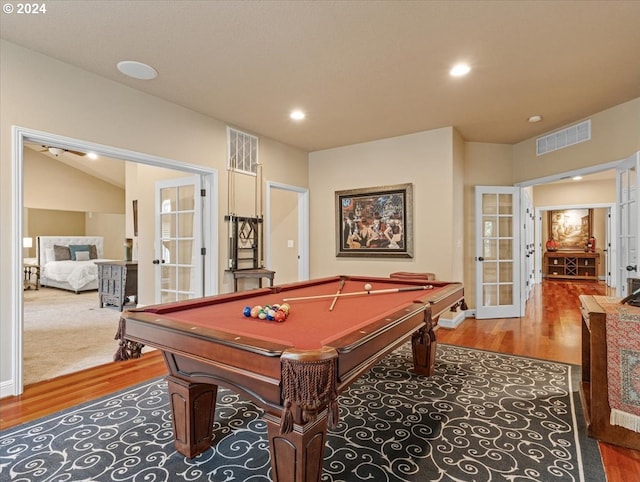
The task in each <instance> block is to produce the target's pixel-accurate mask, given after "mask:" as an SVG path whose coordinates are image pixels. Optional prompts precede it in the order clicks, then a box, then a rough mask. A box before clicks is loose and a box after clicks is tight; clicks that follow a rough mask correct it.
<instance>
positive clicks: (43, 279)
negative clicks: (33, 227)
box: [36, 236, 104, 293]
mask: <svg viewBox="0 0 640 482" xmlns="http://www.w3.org/2000/svg"><path fill="white" fill-rule="evenodd" d="M36 240H37V242H36V256H37V260H38V264H39V265H40V284H41V286H49V287H52V288H61V289H65V290H72V291H75V292H76V293H77V292H80V291H88V290H96V289H98V266H97V265H96V264H95V262H96V261H101V260H102V261H103V260H104V238H103V237H102V236H38V237H37V238H36ZM71 245H89V246H90V245H95V247H96V254H97V258H98V259H91V260H88V261H72V260H65V261H62V260H60V261H56V260H55V253H54V251H55V249H54V248H55V246H71Z"/></svg>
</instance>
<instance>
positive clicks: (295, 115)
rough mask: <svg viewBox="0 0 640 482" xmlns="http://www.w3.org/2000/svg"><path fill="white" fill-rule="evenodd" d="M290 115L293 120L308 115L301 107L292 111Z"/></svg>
mask: <svg viewBox="0 0 640 482" xmlns="http://www.w3.org/2000/svg"><path fill="white" fill-rule="evenodd" d="M289 117H291V118H292V119H293V120H297V121H299V120H302V119H304V118H305V117H306V115H305V113H304V112H302V111H301V110H300V109H296V110H292V111H291V114H289Z"/></svg>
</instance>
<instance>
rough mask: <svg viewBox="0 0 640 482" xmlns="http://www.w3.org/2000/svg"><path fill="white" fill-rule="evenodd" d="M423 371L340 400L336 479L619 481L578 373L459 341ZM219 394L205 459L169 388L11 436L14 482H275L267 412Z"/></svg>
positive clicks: (3, 446)
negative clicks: (591, 424) (607, 468)
mask: <svg viewBox="0 0 640 482" xmlns="http://www.w3.org/2000/svg"><path fill="white" fill-rule="evenodd" d="M411 367H412V363H411V351H410V345H404V346H403V347H401V348H399V349H398V350H396V351H394V352H393V353H391V354H390V355H388V356H387V357H386V358H384V359H383V360H381V361H380V362H379V363H378V364H377V365H376V366H374V367H373V368H372V369H371V370H370V371H369V372H368V373H366V374H365V375H364V376H362V378H360V379H359V380H358V381H357V382H356V383H354V384H353V385H352V386H351V388H350V389H349V390H347V391H346V392H344V393H342V394H341V395H340V397H339V399H338V402H339V405H340V423H339V426H338V427H337V429H336V430H334V431H330V432H329V435H328V441H327V446H326V449H325V460H324V468H323V475H322V480H323V481H361V480H366V481H374V482H386V481H389V482H401V481H421V482H424V481H463V482H471V481H477V482H480V481H515V482H517V481H551V480H553V481H597V480H605V475H604V472H603V468H602V462H601V459H600V454H599V452H598V448H597V444H596V442H595V441H594V440H591V439H588V438H586V435H585V431H584V428H583V427H582V413H581V410H580V408H581V407H580V401H579V396H578V393H577V390H578V384H577V380H578V379H579V376H580V374H579V369H578V368H576V367H574V366H571V365H566V364H562V363H556V362H550V361H545V360H536V359H531V358H522V357H516V356H510V355H505V354H500V353H494V352H487V351H479V350H472V349H467V348H460V347H454V346H447V345H440V346H439V347H438V357H437V364H436V373H435V375H434V376H432V377H429V378H426V377H421V376H417V375H415V374H413V373H412V372H411ZM576 376H577V377H578V378H576ZM218 398H219V400H218V404H217V407H216V420H215V424H214V436H215V440H214V444H215V445H214V447H213V448H212V449H209V450H207V451H206V452H204V453H203V454H201V455H199V456H198V457H196V458H194V459H191V460H189V459H187V458H185V457H184V456H182V455H181V454H179V453H178V452H176V450H175V449H174V446H173V431H172V427H171V411H170V408H169V404H168V397H167V393H166V383H165V382H164V381H163V380H161V379H159V380H154V381H152V382H150V383H146V384H142V385H139V386H136V387H134V388H131V389H128V390H125V391H123V392H120V393H117V394H114V395H112V396H109V397H105V398H103V399H99V400H97V401H93V402H89V403H86V404H84V405H81V406H79V407H76V408H73V409H70V410H68V411H65V412H61V413H58V414H55V415H54V416H51V417H47V418H44V419H41V420H38V421H35V422H33V423H28V424H25V425H22V426H19V427H15V428H12V429H9V430H5V431H3V432H0V479H1V480H3V481H9V480H11V481H36V480H37V481H42V482H44V481H47V482H49V481H51V482H53V481H56V482H58V481H122V482H124V481H132V482H136V481H145V482H159V481H167V482H175V481H212V482H213V481H221V482H222V481H225V482H226V481H252V482H254V481H255V482H257V481H268V480H271V479H270V476H271V467H270V456H269V447H268V442H267V438H266V424H265V422H263V420H262V418H261V411H260V410H259V409H258V408H257V407H256V406H255V405H254V404H253V403H251V402H250V401H248V400H246V399H243V398H241V397H240V396H239V395H237V394H236V393H234V392H232V391H230V390H226V389H222V388H221V389H220V390H219V393H218Z"/></svg>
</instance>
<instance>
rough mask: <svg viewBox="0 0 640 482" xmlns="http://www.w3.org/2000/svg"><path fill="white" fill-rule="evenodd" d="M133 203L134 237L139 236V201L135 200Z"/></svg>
mask: <svg viewBox="0 0 640 482" xmlns="http://www.w3.org/2000/svg"><path fill="white" fill-rule="evenodd" d="M132 203H133V235H134V236H136V237H137V236H138V200H137V199H134V200H133V201H132Z"/></svg>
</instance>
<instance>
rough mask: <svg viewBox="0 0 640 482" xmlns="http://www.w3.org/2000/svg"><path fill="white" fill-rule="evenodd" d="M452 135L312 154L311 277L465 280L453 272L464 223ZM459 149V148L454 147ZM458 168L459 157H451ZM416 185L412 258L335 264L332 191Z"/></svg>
mask: <svg viewBox="0 0 640 482" xmlns="http://www.w3.org/2000/svg"><path fill="white" fill-rule="evenodd" d="M454 132H455V131H454V129H452V128H443V129H436V130H432V131H427V132H420V133H417V134H410V135H407V136H401V137H394V138H390V139H383V140H379V141H374V142H367V143H363V144H356V145H352V146H347V147H341V148H337V149H328V150H324V151H317V152H312V153H311V154H310V155H309V187H310V190H311V199H310V225H311V232H310V250H311V267H310V271H311V277H312V278H316V277H322V276H327V275H332V274H363V275H375V276H388V275H389V273H391V272H393V271H416V272H426V271H428V272H435V273H436V274H437V276H438V278H440V279H444V280H449V281H462V280H461V279H459V278H457V277H458V276H459V275H460V274H459V273H456V272H454V269H455V267H456V266H459V261H457V260H459V259H460V257H461V255H462V248H461V245H462V240H461V239H456V236H461V234H462V228H456V227H455V226H456V225H457V223H460V225H462V219H460V218H461V217H460V216H456V212H457V211H456V210H455V206H459V205H461V203H462V201H461V200H460V201H457V200H454V199H453V196H452V193H455V192H456V191H455V190H454V185H456V183H457V182H461V181H458V180H454V172H457V171H454V164H456V163H454V156H453V152H452V150H453V136H454ZM458 148H459V147H458ZM456 160H457V164H456V165H458V164H459V162H460V156H459V155H458V156H456ZM404 183H412V184H413V203H414V210H413V221H414V233H413V239H414V257H413V258H412V259H395V258H343V257H340V258H337V257H336V221H335V219H336V209H335V192H336V191H342V190H349V189H358V188H370V187H377V186H385V185H395V184H404Z"/></svg>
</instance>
